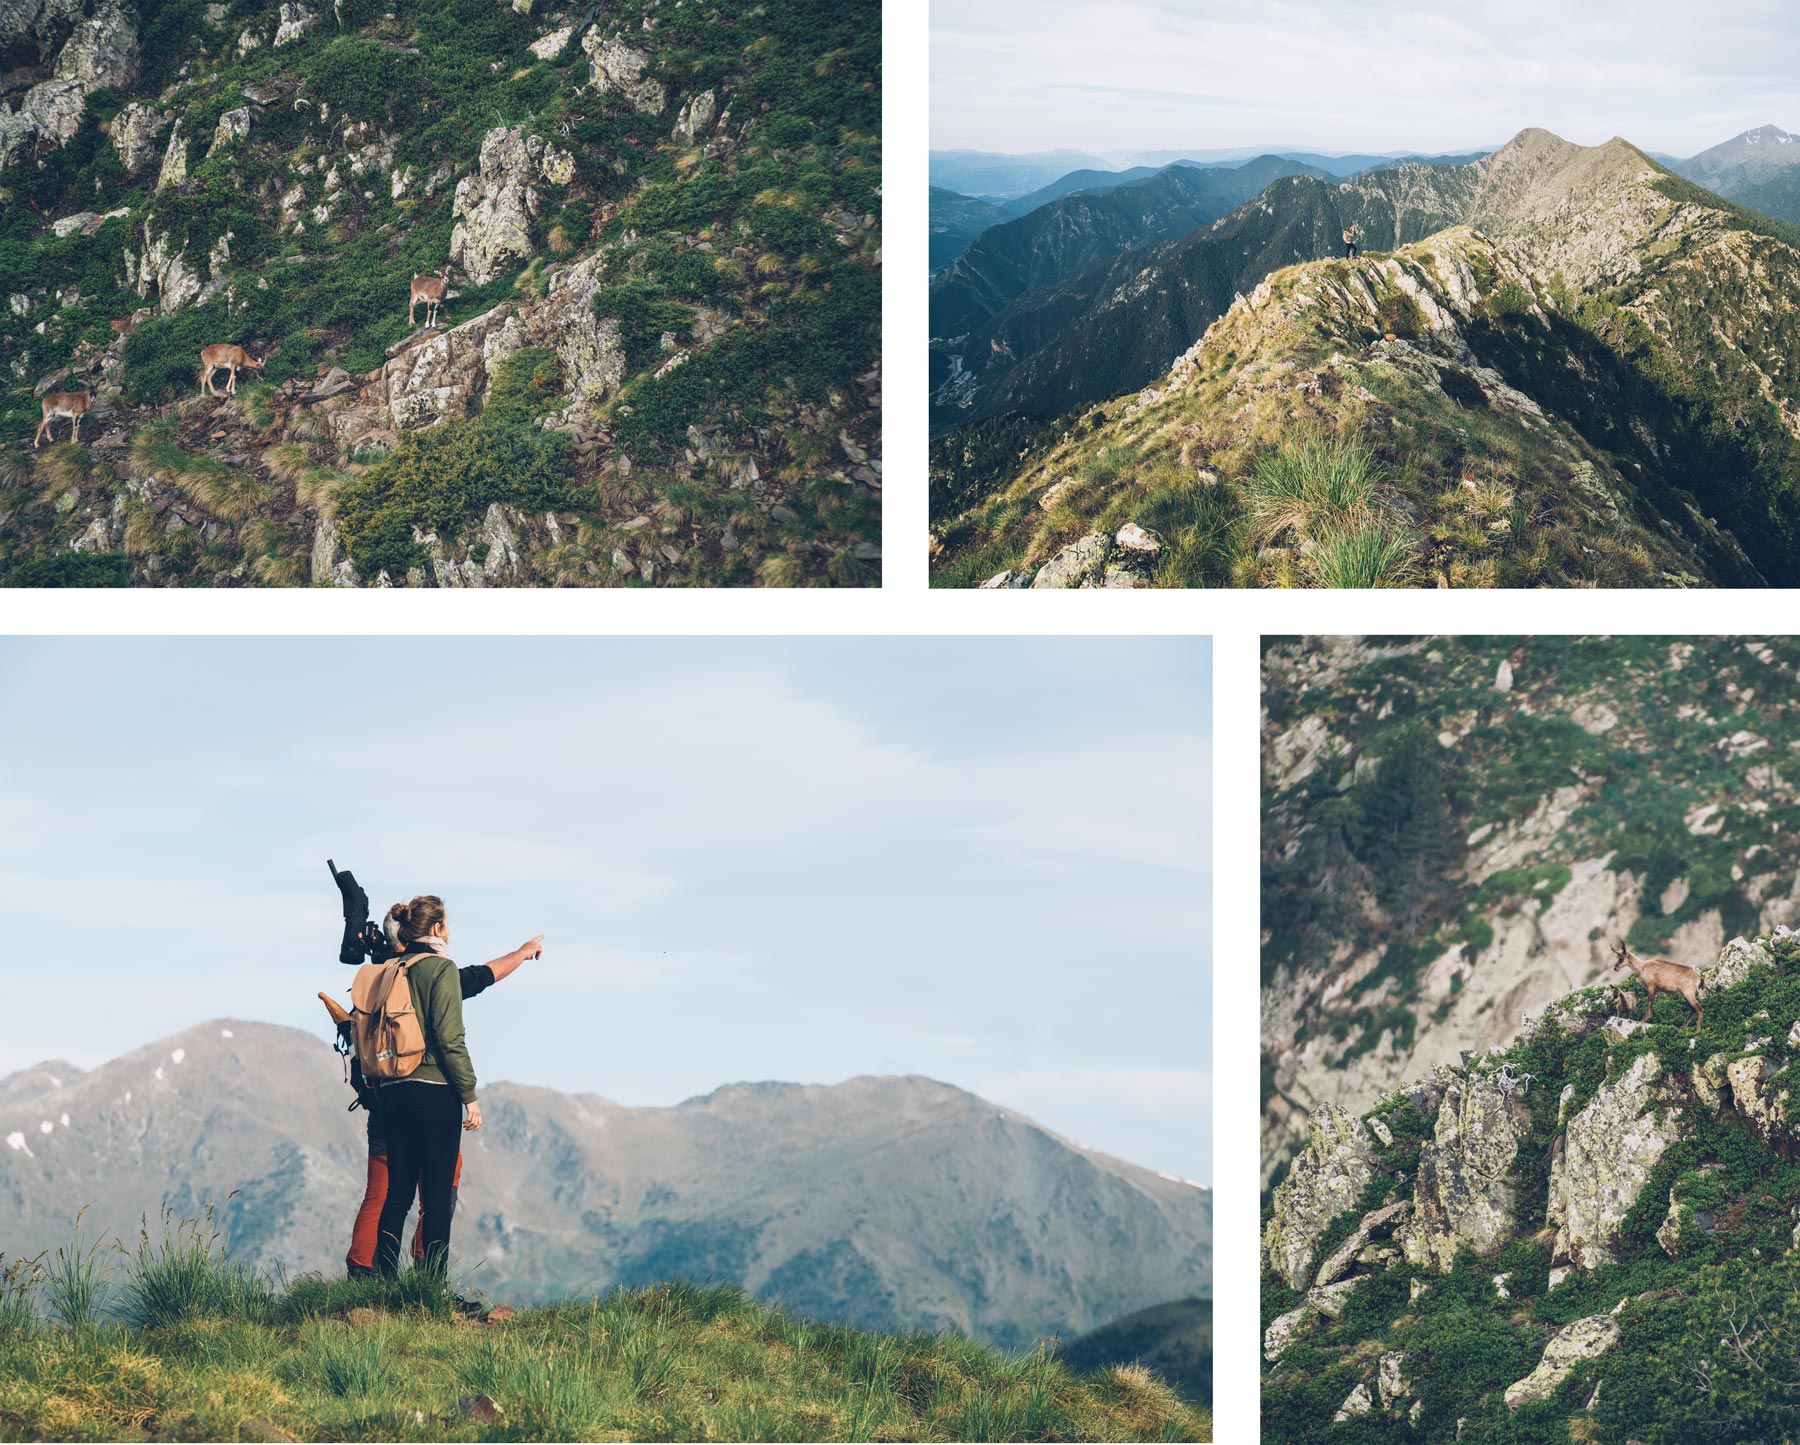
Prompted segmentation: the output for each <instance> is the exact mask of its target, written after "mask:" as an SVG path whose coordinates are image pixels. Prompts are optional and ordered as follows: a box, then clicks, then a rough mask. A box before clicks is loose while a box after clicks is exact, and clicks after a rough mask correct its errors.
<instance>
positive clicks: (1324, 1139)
mask: <svg viewBox="0 0 1800 1445" xmlns="http://www.w3.org/2000/svg"><path fill="white" fill-rule="evenodd" d="M1374 1148H1375V1146H1374V1142H1373V1140H1371V1139H1370V1137H1369V1134H1368V1131H1367V1129H1365V1128H1364V1126H1363V1122H1362V1120H1360V1119H1358V1118H1357V1117H1356V1116H1355V1115H1354V1114H1351V1113H1350V1112H1349V1111H1348V1110H1345V1109H1342V1108H1340V1107H1338V1106H1337V1105H1336V1104H1326V1105H1324V1106H1323V1107H1322V1108H1321V1109H1320V1110H1319V1111H1318V1112H1317V1113H1316V1114H1314V1115H1313V1117H1312V1126H1311V1130H1310V1134H1309V1138H1308V1140H1307V1146H1306V1149H1305V1151H1304V1152H1302V1153H1301V1154H1300V1156H1299V1157H1298V1158H1296V1159H1295V1160H1294V1163H1293V1167H1292V1168H1291V1169H1290V1170H1289V1171H1288V1176H1287V1178H1286V1179H1284V1180H1282V1182H1281V1183H1280V1184H1279V1185H1278V1186H1277V1187H1276V1190H1275V1196H1274V1199H1273V1201H1272V1202H1271V1205H1270V1212H1269V1222H1268V1223H1267V1224H1266V1225H1265V1226H1264V1228H1263V1238H1262V1254H1263V1259H1264V1260H1265V1262H1266V1263H1267V1265H1268V1267H1269V1268H1270V1269H1271V1270H1273V1271H1274V1272H1275V1273H1277V1274H1279V1275H1280V1276H1281V1277H1282V1278H1283V1279H1285V1280H1286V1281H1287V1282H1288V1284H1289V1286H1291V1287H1292V1288H1294V1289H1305V1288H1307V1286H1309V1285H1310V1284H1312V1283H1313V1265H1314V1261H1315V1259H1316V1258H1317V1253H1318V1246H1319V1238H1320V1236H1321V1235H1323V1234H1324V1233H1325V1230H1326V1228H1327V1227H1328V1226H1329V1225H1330V1224H1331V1221H1332V1220H1334V1219H1336V1218H1337V1216H1338V1215H1340V1214H1342V1213H1343V1212H1344V1211H1345V1210H1346V1209H1348V1208H1350V1206H1351V1205H1353V1204H1355V1203H1356V1201H1357V1200H1358V1199H1360V1198H1361V1197H1362V1194H1363V1191H1364V1190H1365V1189H1366V1188H1368V1186H1369V1182H1370V1180H1372V1179H1373V1178H1374V1177H1375V1172H1376V1170H1375V1154H1374Z"/></svg>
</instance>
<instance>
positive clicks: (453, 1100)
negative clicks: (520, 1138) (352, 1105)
mask: <svg viewBox="0 0 1800 1445" xmlns="http://www.w3.org/2000/svg"><path fill="white" fill-rule="evenodd" d="M380 1108H381V1128H382V1132H383V1133H385V1134H386V1135H387V1150H388V1192H387V1200H386V1201H385V1202H384V1203H383V1204H382V1206H381V1224H380V1226H379V1234H378V1239H377V1242H376V1245H375V1268H376V1270H377V1272H379V1273H381V1274H386V1275H393V1274H398V1273H399V1270H400V1237H401V1235H402V1234H403V1233H404V1232H405V1229H406V1216H407V1214H408V1212H409V1211H410V1210H411V1209H412V1202H413V1190H412V1187H411V1181H412V1180H414V1179H417V1180H418V1181H419V1189H418V1194H419V1202H420V1206H421V1209H422V1211H423V1213H422V1217H421V1219H420V1221H419V1227H420V1230H421V1231H422V1232H423V1234H424V1236H425V1265H424V1267H425V1268H426V1269H429V1270H431V1271H433V1272H434V1273H436V1274H438V1275H439V1276H440V1277H441V1276H442V1275H444V1273H445V1272H446V1270H447V1267H448V1263H449V1256H450V1213H451V1200H452V1198H453V1197H454V1196H453V1191H454V1190H455V1187H456V1156H457V1154H458V1153H459V1152H460V1151H461V1149H462V1104H461V1103H460V1102H459V1101H458V1099H457V1097H456V1090H455V1089H453V1088H451V1087H450V1086H449V1085H448V1084H427V1083H422V1082H420V1081H418V1080H416V1079H401V1080H399V1081H398V1082H396V1083H392V1084H383V1085H382V1086H381V1103H380Z"/></svg>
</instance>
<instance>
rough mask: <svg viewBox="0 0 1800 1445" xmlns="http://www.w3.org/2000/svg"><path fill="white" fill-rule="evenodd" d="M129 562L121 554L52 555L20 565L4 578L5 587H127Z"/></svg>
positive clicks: (81, 553)
mask: <svg viewBox="0 0 1800 1445" xmlns="http://www.w3.org/2000/svg"><path fill="white" fill-rule="evenodd" d="M130 585H131V562H130V560H129V559H128V558H127V557H126V556H125V554H124V553H123V552H56V553H52V554H51V555H50V556H48V557H38V558H34V559H33V560H31V561H29V562H22V563H20V564H19V565H18V566H17V567H15V568H13V569H12V571H10V572H8V573H7V574H6V575H5V576H4V577H0V586H5V587H129V586H130Z"/></svg>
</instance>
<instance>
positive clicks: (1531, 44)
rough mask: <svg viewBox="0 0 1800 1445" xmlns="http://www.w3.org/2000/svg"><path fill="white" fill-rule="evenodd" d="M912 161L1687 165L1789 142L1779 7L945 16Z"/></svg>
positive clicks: (1171, 5)
mask: <svg viewBox="0 0 1800 1445" xmlns="http://www.w3.org/2000/svg"><path fill="white" fill-rule="evenodd" d="M931 25H932V44H931V144H932V146H933V147H934V148H935V149H940V150H942V149H952V148H957V147H967V148H970V149H977V150H996V151H1013V152H1022V151H1037V150H1050V149H1054V148H1056V147H1058V146H1067V147H1072V148H1077V149H1085V150H1088V151H1090V152H1095V151H1105V150H1162V149H1175V148H1179V147H1184V146H1192V147H1205V148H1213V147H1220V148H1222V147H1229V146H1240V145H1255V146H1265V145H1267V146H1280V147H1284V148H1285V147H1302V146H1304V147H1309V148H1317V149H1320V150H1330V151H1366V150H1374V151H1383V150H1419V151H1455V150H1464V149H1472V148H1475V147H1478V146H1486V145H1498V144H1500V143H1502V142H1504V141H1506V140H1508V139H1510V138H1511V137H1512V136H1513V135H1515V134H1517V133H1518V132H1519V131H1520V130H1523V129H1524V128H1525V127H1527V126H1543V127H1545V128H1546V129H1549V130H1553V131H1556V132H1557V133H1558V134H1560V135H1562V136H1564V137H1565V138H1567V139H1569V140H1572V141H1578V142H1580V143H1582V144H1584V145H1593V144H1597V143H1599V142H1601V141H1604V140H1606V139H1608V138H1609V137H1611V136H1614V135H1623V136H1624V137H1625V138H1626V139H1627V140H1629V141H1631V142H1632V143H1633V144H1635V145H1638V146H1640V147H1642V148H1644V149H1647V150H1655V151H1662V152H1665V153H1669V154H1674V155H1680V156H1687V155H1692V154H1694V153H1696V152H1698V151H1701V150H1704V149H1706V148H1707V147H1708V146H1712V145H1716V144H1717V143H1718V142H1720V141H1723V140H1727V139H1729V138H1730V137H1731V136H1734V135H1737V134H1739V133H1740V132H1742V131H1745V130H1749V129H1751V128H1753V127H1755V126H1759V125H1764V124H1773V125H1779V126H1781V127H1783V128H1784V129H1787V130H1796V131H1800V5H1796V4H1794V3H1793V0H1709V3H1695V0H1682V3H1679V4H1677V3H1672V0H1633V3H1629V4H1626V3H1617V0H1606V3H1590V0H1581V3H1577V4H1571V3H1569V0H1514V3H1509V4H1504V5H1473V6H1454V7H1452V6H1445V5H1441V4H1437V3H1429V4H1427V3H1414V0H1394V3H1384V0H1332V3H1325V0H959V3H957V4H949V3H938V4H935V5H933V6H932V15H931Z"/></svg>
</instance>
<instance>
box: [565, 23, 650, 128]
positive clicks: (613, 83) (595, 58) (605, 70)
mask: <svg viewBox="0 0 1800 1445" xmlns="http://www.w3.org/2000/svg"><path fill="white" fill-rule="evenodd" d="M581 48H582V49H583V50H584V51H586V52H587V55H588V59H589V66H588V84H589V85H591V86H593V88H594V89H595V90H597V91H599V92H600V93H601V94H603V95H604V94H608V93H616V94H618V95H621V96H623V97H624V99H625V101H626V102H627V103H628V104H629V105H630V106H631V108H632V109H633V110H635V111H637V112H638V113H639V114H640V115H661V114H662V113H663V111H664V109H666V108H667V106H668V103H669V97H668V92H667V91H666V90H664V88H663V83H662V82H661V81H660V80H653V79H650V78H649V77H647V76H645V75H644V67H645V66H647V65H648V64H649V63H650V57H649V56H648V55H646V54H645V53H644V52H643V51H641V50H638V49H636V48H635V47H633V46H631V45H629V44H627V43H626V42H625V41H624V40H623V39H621V38H620V37H619V36H618V35H608V36H605V37H604V38H602V36H601V35H600V34H599V32H598V31H597V30H589V31H588V33H587V34H586V35H584V36H582V37H581Z"/></svg>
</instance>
